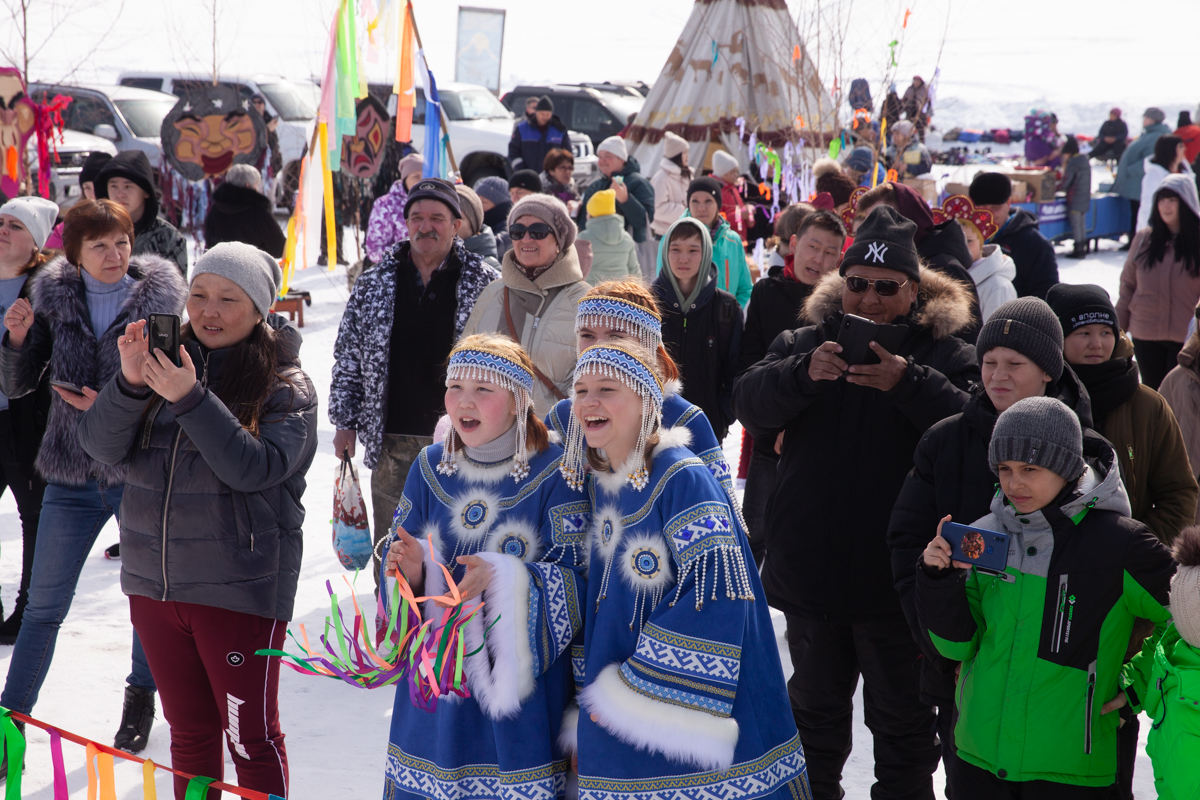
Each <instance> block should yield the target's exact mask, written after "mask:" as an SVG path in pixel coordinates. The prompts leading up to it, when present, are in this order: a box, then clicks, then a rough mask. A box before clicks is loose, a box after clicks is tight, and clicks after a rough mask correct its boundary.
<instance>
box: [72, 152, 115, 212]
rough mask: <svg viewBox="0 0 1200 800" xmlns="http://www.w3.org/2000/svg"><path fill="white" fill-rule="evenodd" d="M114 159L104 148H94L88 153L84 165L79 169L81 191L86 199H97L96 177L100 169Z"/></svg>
mask: <svg viewBox="0 0 1200 800" xmlns="http://www.w3.org/2000/svg"><path fill="white" fill-rule="evenodd" d="M110 161H112V156H110V155H109V154H108V153H105V152H103V151H102V150H93V151H92V152H90V153H88V157H87V158H86V159H84V161H83V166H82V167H81V168H80V170H79V192H80V194H81V195H82V199H84V200H95V199H96V183H95V181H96V178H97V177H99V175H100V170H102V169H104V165H105V164H107V163H108V162H110Z"/></svg>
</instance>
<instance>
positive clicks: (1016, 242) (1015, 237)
mask: <svg viewBox="0 0 1200 800" xmlns="http://www.w3.org/2000/svg"><path fill="white" fill-rule="evenodd" d="M992 242H993V243H995V244H998V245H1000V249H1001V250H1003V251H1004V254H1005V255H1007V256H1009V257H1011V258H1012V260H1013V263H1014V264H1016V265H1017V277H1015V278H1013V280H1012V284H1013V288H1014V289H1016V290H1017V296H1018V297H1038V298H1041V299H1042V300H1045V299H1046V292H1048V291H1050V287H1051V286H1054V285H1055V284H1056V283H1058V282H1059V281H1058V258H1057V257H1056V256H1055V255H1054V245H1052V244H1050V242H1049V241H1048V240H1047V239H1046V237H1045V236H1042V232H1041V231H1040V230H1039V229H1038V221H1037V217H1035V216H1033V214H1030V213H1029V212H1028V211H1026V210H1025V209H1023V208H1014V209H1013V210H1012V211H1011V212H1009V215H1008V224H1007V225H1005V226H1004V227H1003V228H1001V229H1000V231H999V233H997V234H996V235H995V236H993V237H992Z"/></svg>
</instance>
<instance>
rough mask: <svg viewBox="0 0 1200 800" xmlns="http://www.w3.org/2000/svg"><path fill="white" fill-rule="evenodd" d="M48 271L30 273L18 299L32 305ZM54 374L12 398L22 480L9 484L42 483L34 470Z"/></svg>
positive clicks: (10, 407)
mask: <svg viewBox="0 0 1200 800" xmlns="http://www.w3.org/2000/svg"><path fill="white" fill-rule="evenodd" d="M43 269H44V267H38V268H36V269H35V270H33V271H32V272H30V273H29V276H28V277H27V278H26V279H25V285H24V286H22V287H21V293H20V294H19V295H17V296H18V297H23V298H25V299H26V300H30V301H31V302H32V299H31V298H32V296H33V295H32V292H33V283H34V281H35V280H36V279H37V277H38V275H39V273H41V271H42V270H43ZM52 394H53V391H52V390H51V389H50V370H46V371H45V372H43V373H42V377H41V380H40V381H38V384H37V387H36V388H34V390H33V391H32V392H30V393H29V394H26V395H22V396H21V397H10V398H8V424H9V435H10V436H11V437H12V442H13V449H14V450H15V451H16V454H17V464H18V466H19V467H20V470H21V474H20V476H7V475H6V476H5V477H6V478H7V479H8V482H9V483H12V482H13V481H14V480H15V479H16V477H19V478H20V480H23V481H25V482H27V483H29V484H30V485H32V482H33V481H34V480H42V478H41V476H40V475H38V473H37V470H36V469H34V466H33V463H34V460H35V459H36V458H37V454H38V449H39V448H40V447H41V446H42V437H43V436H45V435H46V423H47V421H48V419H49V417H50V397H51V395H52Z"/></svg>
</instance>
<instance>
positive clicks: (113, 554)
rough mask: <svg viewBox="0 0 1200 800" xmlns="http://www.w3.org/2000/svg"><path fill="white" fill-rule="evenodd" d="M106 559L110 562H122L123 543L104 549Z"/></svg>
mask: <svg viewBox="0 0 1200 800" xmlns="http://www.w3.org/2000/svg"><path fill="white" fill-rule="evenodd" d="M104 557H105V558H107V559H108V560H109V561H120V560H121V543H120V542H117V543H116V544H113V545H109V546H108V547H106V548H104Z"/></svg>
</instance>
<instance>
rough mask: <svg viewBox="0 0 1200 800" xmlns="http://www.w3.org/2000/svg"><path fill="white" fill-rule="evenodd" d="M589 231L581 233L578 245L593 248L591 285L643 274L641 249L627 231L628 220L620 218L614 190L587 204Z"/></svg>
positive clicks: (601, 193) (589, 277) (588, 280)
mask: <svg viewBox="0 0 1200 800" xmlns="http://www.w3.org/2000/svg"><path fill="white" fill-rule="evenodd" d="M587 215H588V222H589V223H591V224H590V225H589V226H588V228H587V230H583V231H580V232H579V239H578V241H584V242H588V243H589V244H591V246H592V268H591V270H590V271H589V272H588V274H587V282H588V284H589V285H590V286H595V285H596V284H598V283H603V282H604V281H621V280H625V278H627V277H630V276H633V275H638V276H640V275H641V274H642V268H641V266H640V265H639V264H638V257H637V245H636V244H635V243H634V241H633V237H632V236H630V235H629V234H628V233H627V232H626V231H625V220H624V219H622V218H621V216H620V215H619V214H617V195H616V193H615V192H613V190H612V189H605V190H604V191H602V192H596V193H595V194H593V195H592V198H591V199H590V200H588V203H587Z"/></svg>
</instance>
